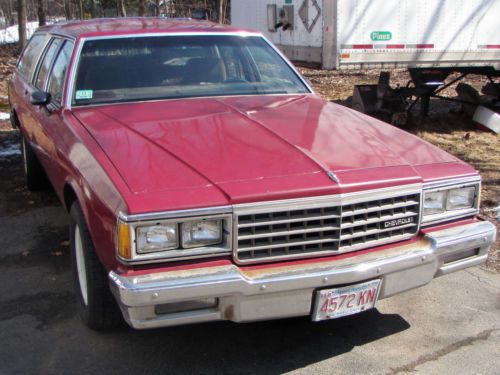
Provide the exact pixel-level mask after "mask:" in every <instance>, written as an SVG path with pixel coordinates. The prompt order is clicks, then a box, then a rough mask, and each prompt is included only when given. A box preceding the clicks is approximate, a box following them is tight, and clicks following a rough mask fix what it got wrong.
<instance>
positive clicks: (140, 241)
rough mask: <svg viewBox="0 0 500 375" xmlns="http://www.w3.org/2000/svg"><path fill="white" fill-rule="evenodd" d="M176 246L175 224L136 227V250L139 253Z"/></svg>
mask: <svg viewBox="0 0 500 375" xmlns="http://www.w3.org/2000/svg"><path fill="white" fill-rule="evenodd" d="M177 247H179V241H178V239H177V225H176V224H165V225H154V226H148V227H138V228H137V252H138V253H139V254H144V253H152V252H155V251H164V250H170V249H176V248H177Z"/></svg>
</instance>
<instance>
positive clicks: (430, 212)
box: [422, 180, 481, 224]
mask: <svg viewBox="0 0 500 375" xmlns="http://www.w3.org/2000/svg"><path fill="white" fill-rule="evenodd" d="M464 185H465V186H464ZM480 186H481V185H480V182H479V181H477V180H476V181H473V182H469V183H463V184H461V186H460V185H458V184H457V183H453V182H451V183H450V182H448V183H446V182H445V183H444V184H443V185H442V186H439V185H438V186H432V188H428V190H427V191H426V190H425V188H424V199H423V209H422V224H429V223H434V222H442V221H445V220H451V219H457V218H460V217H467V216H472V215H474V214H476V213H477V212H478V207H479V191H480Z"/></svg>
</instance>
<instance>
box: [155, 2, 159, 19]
mask: <svg viewBox="0 0 500 375" xmlns="http://www.w3.org/2000/svg"><path fill="white" fill-rule="evenodd" d="M155 16H156V17H160V0H155Z"/></svg>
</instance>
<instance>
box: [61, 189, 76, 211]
mask: <svg viewBox="0 0 500 375" xmlns="http://www.w3.org/2000/svg"><path fill="white" fill-rule="evenodd" d="M77 199H78V197H77V196H76V193H75V191H74V190H73V188H72V187H71V185H70V184H66V185H64V206H65V207H66V210H67V211H68V212H69V210H71V205H72V204H73V202H74V201H76V200H77Z"/></svg>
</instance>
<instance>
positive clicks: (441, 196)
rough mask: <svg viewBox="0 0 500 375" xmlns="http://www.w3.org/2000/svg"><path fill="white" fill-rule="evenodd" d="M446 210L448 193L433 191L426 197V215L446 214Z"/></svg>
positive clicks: (426, 194)
mask: <svg viewBox="0 0 500 375" xmlns="http://www.w3.org/2000/svg"><path fill="white" fill-rule="evenodd" d="M445 209H446V191H432V192H428V193H425V196H424V215H432V214H438V213H441V212H444V211H445Z"/></svg>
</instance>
